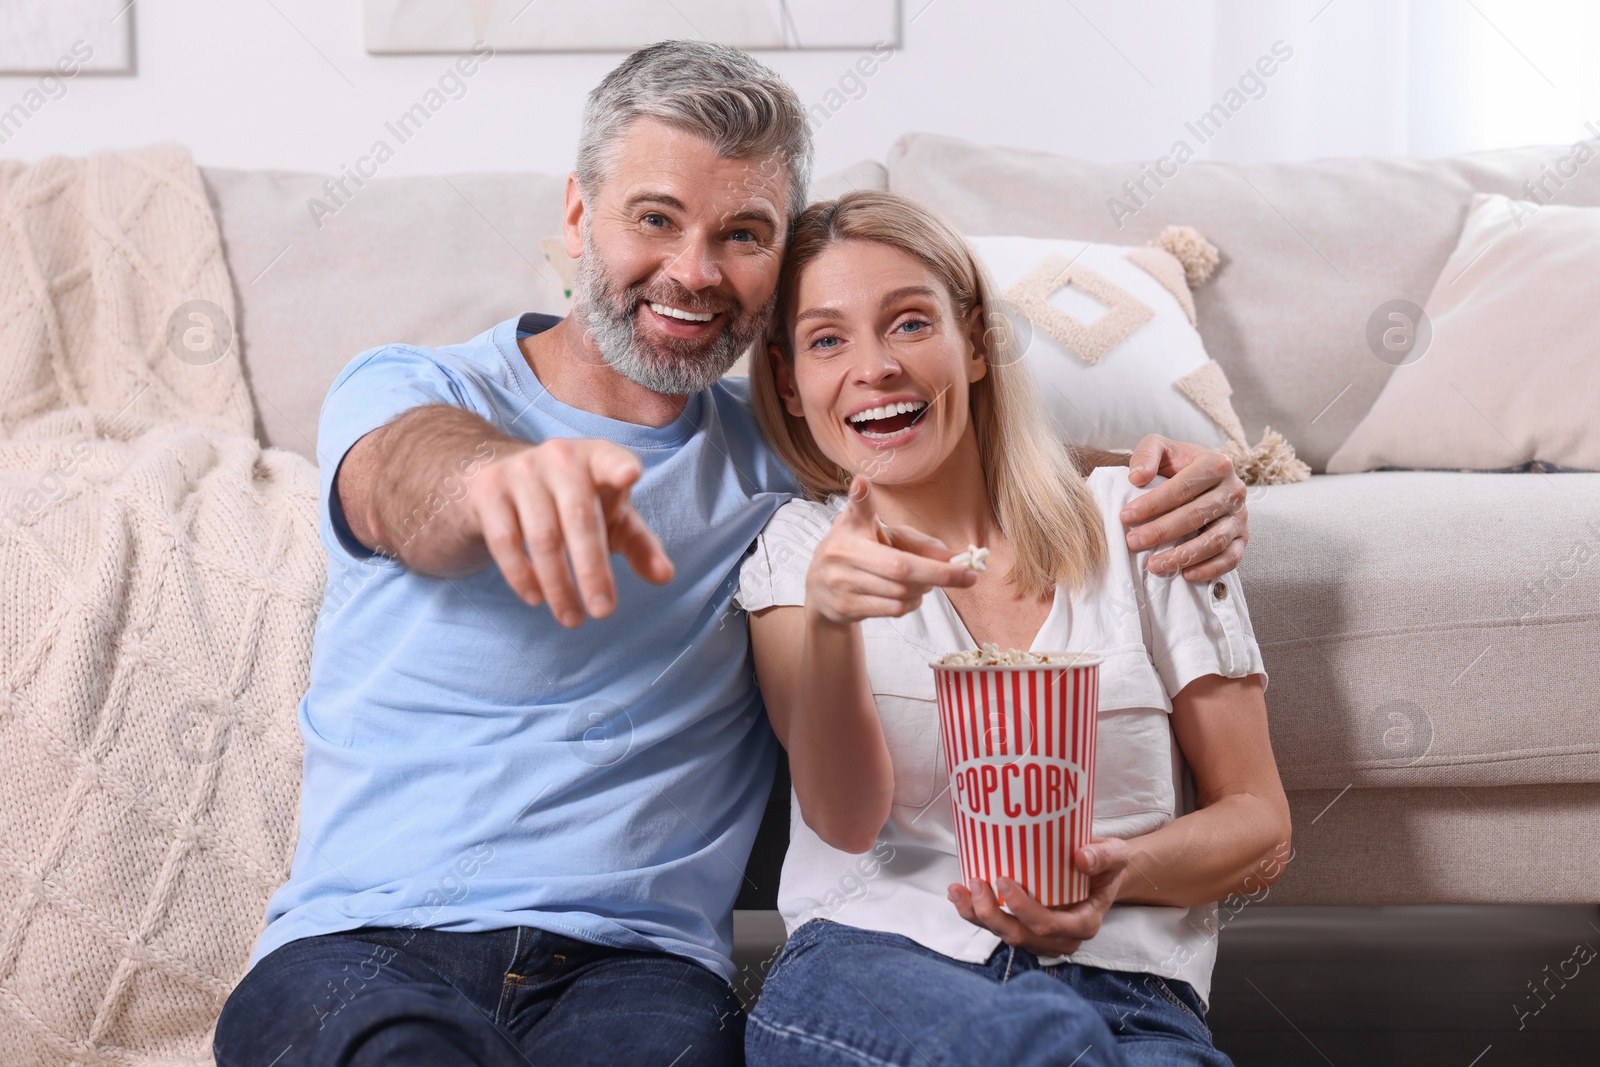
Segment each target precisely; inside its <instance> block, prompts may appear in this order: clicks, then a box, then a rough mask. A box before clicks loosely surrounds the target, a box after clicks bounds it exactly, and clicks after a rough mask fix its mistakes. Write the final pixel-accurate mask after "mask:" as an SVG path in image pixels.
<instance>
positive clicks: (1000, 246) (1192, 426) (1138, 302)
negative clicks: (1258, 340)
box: [967, 226, 1310, 485]
mask: <svg viewBox="0 0 1600 1067" xmlns="http://www.w3.org/2000/svg"><path fill="white" fill-rule="evenodd" d="M967 240H968V241H969V243H970V244H971V245H972V247H973V250H974V251H975V252H977V254H978V256H979V257H980V258H981V259H982V260H983V262H984V264H985V265H986V266H987V267H988V269H989V273H990V275H991V277H992V278H993V279H994V282H995V286H996V290H995V291H996V292H998V293H999V294H1000V295H1001V297H1002V299H1003V305H1004V306H1003V307H1002V308H1000V309H999V311H1000V312H1001V314H1000V315H999V316H997V315H996V314H995V310H996V309H990V311H989V315H988V322H989V325H990V326H991V328H995V329H1002V330H1009V331H1012V332H1013V333H1014V334H1015V337H1016V341H1017V344H1016V346H1015V349H1016V351H1019V352H1021V353H1022V354H1023V358H1024V359H1025V360H1026V361H1027V363H1028V367H1029V370H1030V371H1031V372H1032V374H1033V378H1034V381H1035V382H1036V383H1037V385H1038V389H1039V396H1040V399H1041V400H1042V401H1043V402H1044V406H1045V408H1046V410H1047V411H1049V412H1050V415H1051V417H1052V418H1053V419H1054V421H1055V423H1056V427H1057V430H1058V431H1059V432H1060V434H1061V436H1062V438H1063V440H1065V441H1068V442H1070V443H1072V444H1079V445H1090V446H1093V447H1096V448H1104V449H1108V450H1113V451H1125V450H1128V449H1132V448H1133V447H1134V446H1135V445H1137V444H1138V442H1139V439H1140V438H1141V437H1143V436H1144V435H1145V434H1149V433H1159V434H1162V435H1164V436H1166V437H1170V438H1173V439H1175V440H1179V441H1192V442H1194V443H1195V444H1199V445H1204V446H1206V447H1208V448H1215V449H1217V450H1218V451H1221V452H1225V453H1227V454H1228V455H1229V456H1230V457H1231V458H1232V459H1233V461H1234V466H1235V467H1236V468H1237V469H1238V471H1239V476H1240V477H1241V478H1243V479H1244V480H1245V481H1246V482H1247V483H1249V484H1251V485H1266V484H1277V483H1283V482H1298V481H1303V480H1305V478H1307V477H1308V476H1309V475H1310V470H1309V468H1307V467H1306V465H1305V464H1304V463H1302V462H1300V461H1299V460H1298V459H1296V458H1295V454H1294V449H1293V447H1292V446H1290V445H1289V443H1288V442H1287V441H1285V440H1284V439H1283V438H1282V437H1281V436H1280V435H1278V434H1276V433H1274V432H1273V431H1272V430H1271V429H1268V430H1267V431H1266V433H1265V434H1264V436H1263V437H1262V440H1261V441H1260V442H1258V443H1257V444H1255V445H1253V446H1252V445H1251V444H1250V443H1249V442H1248V441H1246V439H1245V433H1244V427H1243V425H1242V424H1241V423H1240V421H1239V416H1238V415H1237V414H1235V413H1234V410H1233V404H1232V402H1231V401H1230V400H1229V399H1228V398H1229V397H1230V396H1231V395H1232V393H1233V388H1232V386H1230V385H1229V384H1228V376H1227V375H1226V374H1224V373H1223V370H1222V368H1221V367H1220V366H1219V365H1218V364H1217V363H1216V362H1215V361H1213V360H1212V359H1211V358H1210V357H1209V356H1208V355H1207V354H1206V350H1205V345H1204V344H1203V343H1202V342H1201V340H1200V333H1199V331H1198V330H1196V329H1195V306H1194V299H1193V297H1192V296H1191V295H1190V290H1191V289H1192V288H1193V287H1195V286H1198V285H1201V284H1202V283H1204V282H1205V280H1206V279H1207V278H1209V277H1210V276H1211V272H1212V271H1213V270H1215V269H1216V266H1217V261H1218V255H1217V250H1216V248H1215V247H1214V246H1213V245H1212V244H1211V243H1210V242H1209V241H1207V240H1205V238H1203V237H1201V236H1200V235H1199V234H1198V233H1196V232H1195V231H1194V230H1192V229H1190V228H1189V227H1186V226H1169V227H1167V229H1166V230H1164V231H1163V232H1162V234H1161V236H1160V237H1159V238H1158V239H1157V240H1156V241H1155V242H1153V243H1151V244H1150V245H1147V246H1144V247H1140V248H1132V247H1127V246H1122V245H1107V244H1094V243H1091V242H1086V241H1061V240H1045V239H1040V238H1034V237H969V238H968V239H967Z"/></svg>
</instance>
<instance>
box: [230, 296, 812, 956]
mask: <svg viewBox="0 0 1600 1067" xmlns="http://www.w3.org/2000/svg"><path fill="white" fill-rule="evenodd" d="M556 321H557V320H555V319H553V318H550V317H548V316H540V315H525V316H523V317H522V319H521V320H516V319H512V320H508V321H506V322H503V323H501V324H500V325H498V326H496V327H494V328H493V329H491V330H489V331H488V332H486V333H484V334H481V335H480V336H478V337H475V338H473V339H472V340H471V341H468V342H466V343H465V344H460V345H451V346H449V347H445V348H437V349H434V348H422V347H417V346H411V345H387V346H384V347H382V348H376V349H373V350H371V351H369V352H364V353H362V354H361V355H360V356H357V357H356V358H355V360H353V361H352V362H351V363H350V364H349V366H347V367H345V369H344V371H343V372H342V373H340V375H339V377H338V378H337V379H336V380H335V381H334V383H333V387H332V389H331V390H329V393H328V398H327V400H326V401H325V402H324V403H323V406H322V417H321V422H320V426H319V432H318V451H319V453H320V456H321V467H322V523H321V535H322V541H323V543H324V545H325V547H326V548H327V550H328V581H327V587H326V589H325V594H324V601H323V605H322V610H321V613H320V614H319V616H318V619H317V636H316V642H315V646H314V650H313V654H312V659H311V684H310V688H309V690H308V691H307V692H306V694H305V697H304V699H303V700H302V701H301V702H300V708H299V721H300V731H301V733H302V734H303V735H304V737H305V745H306V749H305V779H304V784H303V786H302V789H301V797H300V841H299V846H298V848H297V849H296V851H295V857H294V867H293V872H292V874H291V875H290V877H289V881H288V882H286V883H285V884H284V885H283V886H282V887H281V888H280V889H279V890H278V891H277V892H276V893H275V894H273V897H272V900H271V902H270V903H269V904H268V906H267V921H268V926H267V929H266V932H265V933H263V934H262V936H261V938H260V940H259V941H258V942H257V944H256V949H255V952H254V954H253V955H252V956H251V963H252V964H254V963H255V962H256V961H258V960H259V959H261V958H262V957H263V956H265V955H266V954H267V953H268V952H271V951H272V950H273V949H275V948H278V947H279V946H281V945H283V944H285V943H286V942H289V941H292V940H295V939H297V938H302V937H309V936H312V935H316V934H326V933H334V932H338V931H345V930H352V929H355V928H357V927H362V926H380V927H428V928H434V929H442V930H462V931H477V930H493V929H502V928H506V927H512V926H532V927H538V928H540V929H544V930H550V931H554V932H557V933H562V934H568V935H570V936H573V937H578V938H582V939H584V940H587V941H591V942H596V943H599V944H603V945H610V946H614V947H618V948H625V949H635V950H640V951H665V952H670V953H674V954H676V955H680V956H686V957H688V958H690V959H693V960H695V961H697V962H699V963H701V964H704V965H705V966H706V967H709V968H711V969H712V970H715V971H717V972H718V973H720V974H722V975H723V976H724V977H727V978H730V979H731V978H732V976H733V966H732V964H731V962H730V961H729V958H728V954H729V949H730V947H731V940H732V930H731V916H732V908H733V901H734V898H735V896H736V895H737V893H738V888H739V885H740V882H741V880H742V877H743V873H744V865H745V861H746V858H747V857H748V855H749V852H750V847H751V843H752V841H753V840H754V838H755V833H756V827H757V825H758V823H759V822H760V820H761V814H762V810H763V806H764V804H765V802H766V798H767V793H768V791H769V789H770V786H771V782H772V774H773V766H774V759H775V753H776V741H775V739H774V738H773V736H772V733H771V730H770V728H769V727H768V725H767V722H766V717H765V715H764V714H763V711H762V705H761V698H760V695H759V693H758V692H757V689H756V683H755V674H754V670H753V667H752V664H751V659H750V639H749V628H748V626H747V624H746V621H745V618H744V616H743V615H742V614H741V613H739V612H738V611H737V609H735V608H733V607H732V605H731V600H732V597H733V593H734V591H735V589H736V588H737V584H738V571H739V563H740V561H741V560H742V558H743V557H744V555H745V553H746V551H747V550H748V548H749V546H750V544H751V543H752V542H753V541H754V539H755V536H756V534H757V533H758V532H760V530H761V528H762V526H763V525H765V523H766V521H767V519H768V518H769V517H770V516H771V515H772V513H773V512H774V511H776V510H777V509H778V507H779V506H781V505H782V504H783V503H784V501H786V500H787V499H788V498H789V496H790V495H791V493H792V492H793V481H792V478H791V476H790V474H789V472H788V471H787V470H786V469H785V468H784V467H783V465H782V464H781V463H780V461H779V460H778V459H777V457H776V456H775V455H773V453H772V452H771V451H770V450H769V449H768V448H767V447H766V445H765V443H764V442H763V441H762V439H761V436H760V433H759V431H758V429H757V427H756V423H755V419H754V417H753V414H752V412H751V410H750V406H749V400H748V396H747V394H746V389H745V383H743V382H742V381H738V380H734V381H724V382H721V383H718V384H717V385H714V386H712V387H711V388H709V389H707V390H705V391H703V392H701V393H698V394H696V395H694V396H692V397H690V398H689V400H688V404H687V406H686V407H685V409H684V412H683V414H682V415H681V416H680V417H679V418H678V419H677V420H676V421H674V422H673V423H671V424H670V425H668V426H663V427H661V428H659V429H657V428H653V427H648V426H639V425H634V424H632V423H626V422H617V421H614V420H611V419H607V418H602V417H601V416H598V415H594V414H592V413H590V412H586V411H582V410H579V409H576V408H572V407H568V406H567V405H566V404H563V403H561V402H560V401H559V400H557V399H555V398H554V397H553V396H551V395H550V394H549V393H548V392H546V391H545V390H544V388H543V387H542V386H541V385H540V384H539V381H538V379H537V378H536V377H535V376H534V374H533V371H532V369H531V368H530V367H529V366H528V363H527V361H526V359H524V358H523V355H522V352H521V349H520V348H519V347H518V345H517V339H518V337H519V335H523V336H525V335H527V334H528V333H534V332H538V331H539V330H542V329H546V328H548V327H549V326H551V325H554V323H555V322H556ZM423 404H451V405H454V406H456V407H460V408H465V409H467V410H470V411H473V412H476V413H477V414H479V415H481V416H483V417H484V418H485V419H487V420H488V421H489V422H491V423H493V424H494V425H495V426H496V427H497V428H498V429H500V430H501V431H502V432H503V433H505V434H507V435H510V436H515V437H520V438H525V439H527V440H531V441H545V440H549V439H551V438H557V437H574V438H604V439H606V440H608V441H613V442H615V443H617V444H619V445H622V446H623V447H625V448H627V449H628V450H630V451H631V452H633V453H634V454H635V455H636V456H638V457H639V459H640V460H641V461H642V463H643V465H644V474H643V476H642V477H641V478H640V479H639V482H638V484H637V485H636V486H635V487H634V490H633V501H634V504H635V506H636V507H637V508H638V510H639V512H640V514H641V515H642V516H643V517H644V519H645V521H646V522H647V523H648V524H649V526H650V528H651V529H652V530H653V531H655V534H656V536H657V537H659V538H660V539H661V542H662V544H663V546H664V547H665V549H666V552H667V555H668V556H669V557H670V558H671V559H672V561H673V563H674V564H675V566H676V575H675V577H674V578H673V579H672V581H671V582H669V583H668V584H667V585H665V586H655V585H651V584H649V583H647V582H645V581H643V580H642V579H640V578H638V577H637V576H636V575H634V574H633V572H632V571H631V570H629V569H628V567H627V564H626V563H625V562H624V561H623V560H622V558H621V557H620V556H614V557H612V563H613V570H614V573H615V574H616V579H617V608H616V611H615V612H614V613H613V614H612V615H611V617H610V618H608V619H604V620H600V621H595V620H589V621H587V622H585V623H584V625H583V626H582V627H581V628H579V629H577V630H565V629H563V628H562V627H561V626H560V625H558V624H557V623H556V622H555V621H554V619H552V618H551V616H550V612H549V610H548V609H547V608H545V607H538V608H534V607H529V606H528V605H527V604H525V603H524V602H522V601H521V600H520V599H518V598H517V596H516V594H515V593H513V592H512V591H511V588H510V587H509V586H508V585H507V584H506V582H505V579H504V578H503V577H502V576H501V574H500V572H499V570H498V569H497V568H495V567H493V566H491V567H489V568H488V569H486V570H483V571H481V572H479V573H477V574H475V575H473V576H471V577H467V578H454V579H438V578H426V577H421V576H418V575H416V574H413V573H411V572H409V571H407V570H406V569H405V568H404V567H402V566H401V565H400V564H399V563H397V562H395V561H394V560H392V559H389V558H387V557H383V556H375V555H373V554H371V553H369V552H367V551H365V550H364V549H363V548H362V547H361V546H360V543H359V542H357V541H356V540H355V539H354V538H353V537H352V536H351V534H350V532H349V527H348V526H347V525H346V523H345V521H344V517H343V516H342V514H340V512H339V508H338V503H337V501H335V500H334V499H333V494H332V483H333V474H334V471H335V470H336V469H337V466H338V464H339V462H340V460H342V459H343V457H344V454H345V452H346V451H347V450H348V449H349V448H350V446H351V445H352V444H354V443H355V442H356V441H357V440H358V439H359V438H361V437H362V436H363V435H364V434H366V433H368V432H369V431H371V430H374V429H376V428H378V427H379V426H382V425H383V424H385V423H387V422H389V421H390V420H391V419H393V418H394V417H395V416H397V415H399V414H400V413H401V412H403V411H406V410H408V409H410V408H413V407H417V406H419V405H423ZM473 458H474V457H468V462H467V463H465V464H463V466H464V467H465V468H466V469H465V470H462V471H458V472H456V473H455V474H453V475H452V476H450V477H447V478H445V479H444V480H443V481H442V482H441V484H440V485H439V486H438V488H437V493H436V495H434V496H430V497H429V498H427V499H426V500H425V501H424V502H423V504H422V506H421V507H420V508H419V509H418V511H417V513H416V514H415V515H414V516H413V528H415V527H416V526H420V525H421V524H423V523H426V522H427V521H428V520H429V519H430V518H431V516H432V515H433V514H436V513H437V512H438V511H439V510H441V509H442V508H443V507H444V506H445V505H446V502H448V501H449V500H451V499H458V498H459V497H460V496H461V495H462V494H463V493H464V492H465V487H466V479H468V478H470V477H471V475H472V474H473V473H475V471H476V469H477V467H476V466H475V465H473V464H472V463H471V462H470V461H471V459H473ZM483 458H485V459H486V458H488V457H487V456H484V457H483Z"/></svg>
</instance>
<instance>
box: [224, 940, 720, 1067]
mask: <svg viewBox="0 0 1600 1067" xmlns="http://www.w3.org/2000/svg"><path fill="white" fill-rule="evenodd" d="M743 1042H744V1016H743V1015H742V1014H741V1012H740V1006H739V998H738V997H737V996H735V995H734V992H733V990H732V988H730V987H729V985H728V983H727V982H725V981H723V980H722V978H721V976H719V975H716V974H713V973H712V972H711V971H708V970H706V969H705V968H704V967H702V966H700V965H699V964H697V963H694V962H691V961H690V960H686V959H681V958H679V957H677V956H669V955H664V954H650V953H639V952H628V951H624V950H621V949H614V948H607V947H605V946H602V945H595V944H591V943H589V942H587V941H579V940H576V939H574V938H570V937H563V936H561V935H559V934H551V933H546V932H544V931H541V930H534V929H529V928H526V927H522V928H516V929H509V930H494V931H490V932H488V933H458V932H452V931H444V930H422V929H375V928H366V929H361V930H352V931H350V932H349V933H344V934H329V935H326V936H323V937H309V938H304V939H302V940H298V941H291V942H289V943H288V944H287V945H284V946H283V947H282V948H279V949H277V950H276V951H274V952H271V953H269V954H268V955H267V956H266V957H265V958H264V959H262V960H261V961H259V962H258V963H257V964H256V966H255V967H253V968H252V969H251V970H250V973H249V974H247V975H245V977H244V980H243V981H242V982H240V983H239V986H238V988H237V989H235V990H234V991H233V994H232V996H230V997H229V998H228V1003H227V1004H226V1005H225V1006H224V1008H223V1009H222V1017H221V1018H220V1019H219V1020H218V1022H217V1035H216V1040H215V1042H214V1045H213V1050H214V1052H215V1055H216V1059H217V1064H218V1067H268V1065H271V1067H335V1065H337V1067H357V1065H360V1067H366V1065H369V1064H370V1065H377V1064H384V1065H387V1067H411V1065H424V1064H425V1065H428V1067H447V1065H455V1064H474V1065H482V1067H502V1065H504V1067H528V1064H529V1063H530V1062H532V1063H534V1064H538V1065H541V1067H542V1065H544V1064H561V1065H562V1067H578V1065H583V1064H606V1065H610V1064H617V1063H629V1064H641V1065H655V1067H670V1065H672V1064H678V1067H688V1065H689V1064H702V1063H705V1064H718V1065H722V1064H730V1065H736V1064H739V1063H741V1062H742V1060H743V1051H742V1046H743Z"/></svg>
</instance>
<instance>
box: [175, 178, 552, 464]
mask: <svg viewBox="0 0 1600 1067" xmlns="http://www.w3.org/2000/svg"><path fill="white" fill-rule="evenodd" d="M202 174H203V176H204V178H205V181H206V185H207V187H208V190H209V192H210V195H211V200H212V207H213V208H214V209H215V210H216V213H217V221H218V223H219V224H220V226H221V229H222V241H223V246H224V249H225V251H226V253H227V257H228V266H229V269H230V270H231V272H232V274H233V284H234V289H235V292H236V293H237V294H238V314H239V322H238V323H237V326H238V331H237V335H238V337H239V339H240V342H241V344H242V355H243V356H244V362H245V373H246V375H247V376H248V378H249V381H250V388H251V392H252V394H253V395H254V397H255V401H256V411H257V414H258V416H259V420H260V424H259V432H260V436H261V440H262V443H263V444H267V445H275V446H277V447H279V448H286V449H289V450H291V451H294V452H298V453H300V454H301V455H303V456H305V457H307V458H308V459H311V460H313V461H314V460H315V459H316V453H315V442H316V436H317V416H318V414H319V413H320V412H321V410H322V399H323V397H324V396H325V395H326V394H327V392H328V386H330V385H331V384H333V379H334V378H335V377H336V376H337V375H338V373H339V371H340V370H341V369H343V367H344V365H345V364H346V363H348V362H349V361H350V360H351V359H352V358H354V357H355V356H356V354H357V353H360V352H362V351H365V350H366V349H368V348H373V347H375V346H377V345H381V344H386V343H388V342H391V341H409V342H413V343H416V344H430V345H438V344H452V343H454V342H457V341H465V340H467V339H468V338H471V337H474V336H476V335H477V334H479V333H481V332H483V331H484V330H485V329H488V328H489V327H490V326H492V325H494V324H495V323H497V322H500V321H502V320H504V319H508V318H511V317H513V316H515V315H518V314H521V313H522V312H524V311H545V312H553V313H560V312H561V311H562V310H563V309H564V307H565V300H564V298H563V295H562V285H561V281H560V279H559V278H558V277H557V275H556V272H555V270H554V269H553V268H552V267H551V266H550V264H549V263H548V262H547V261H546V260H545V258H544V253H543V252H541V251H540V250H539V240H540V238H542V237H545V236H546V235H548V234H551V233H558V232H560V223H561V200H562V195H563V191H564V189H565V179H564V178H552V177H547V176H545V175H539V174H461V175H453V176H450V177H427V178H409V177H401V178H376V179H372V180H369V181H367V182H366V183H365V184H364V185H363V186H362V187H361V188H355V186H354V183H353V182H351V183H347V184H346V189H348V190H349V191H350V192H351V194H352V195H351V196H350V197H349V198H348V199H345V200H344V203H343V204H342V206H338V205H336V204H335V201H334V200H333V199H332V197H330V195H329V194H328V192H327V191H325V190H324V188H323V185H324V183H325V182H326V181H328V179H327V177H326V176H325V175H312V174H293V173H286V172H280V171H244V170H226V169H221V168H216V167H211V168H205V169H203V171H202ZM341 199H343V198H341ZM315 201H320V202H321V203H322V204H324V205H335V206H338V210H337V211H335V212H334V213H333V214H321V213H320V212H319V215H318V217H315V218H314V217H313V208H314V206H315V204H314V202H315Z"/></svg>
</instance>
